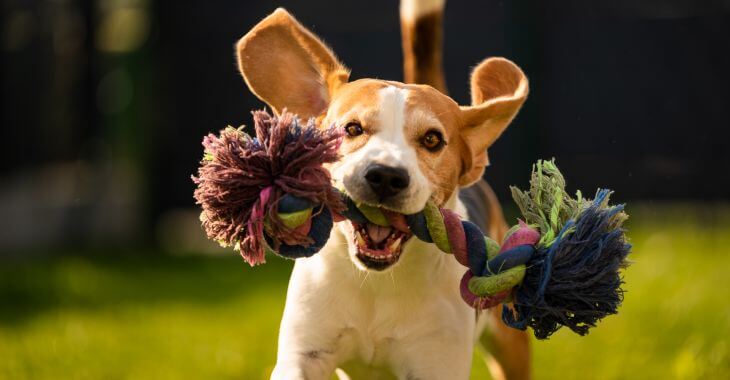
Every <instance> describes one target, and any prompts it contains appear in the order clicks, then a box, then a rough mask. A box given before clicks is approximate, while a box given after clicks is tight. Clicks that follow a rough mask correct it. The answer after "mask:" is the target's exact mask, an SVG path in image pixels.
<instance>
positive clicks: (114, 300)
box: [0, 0, 730, 380]
mask: <svg viewBox="0 0 730 380" xmlns="http://www.w3.org/2000/svg"><path fill="white" fill-rule="evenodd" d="M279 6H284V7H286V8H287V9H288V10H289V11H291V12H292V13H293V14H294V15H295V16H296V17H297V18H298V19H299V20H300V21H301V22H302V23H303V25H305V26H307V27H309V28H311V29H312V30H313V31H314V32H315V33H316V34H317V35H319V36H321V37H322V38H323V39H324V41H326V42H327V43H328V44H329V45H330V46H331V47H332V48H333V50H334V51H335V52H336V53H337V55H338V56H339V57H340V59H341V60H342V61H343V62H344V63H345V64H346V65H347V66H348V67H350V68H351V69H352V76H351V78H352V79H359V78H363V77H375V78H384V79H393V80H400V79H401V78H402V60H401V40H400V26H399V18H398V10H397V8H398V7H397V1H393V0H368V1H339V2H335V1H328V0H308V1H296V0H277V1H272V0H247V1H237V0H221V1H215V2H212V1H210V2H201V1H192V0H179V1H167V2H164V1H161V0H0V215H2V217H1V218H0V380H4V379H12V380H14V379H158V378H161V379H165V378H170V379H198V378H239V379H241V378H243V379H260V378H265V377H267V376H268V374H269V373H270V371H271V369H272V366H273V364H274V360H275V359H274V358H275V350H276V335H277V328H278V323H279V319H280V316H281V312H282V307H283V305H284V297H285V289H286V285H287V278H288V275H289V272H290V270H291V265H292V263H291V262H287V261H283V260H280V259H276V258H272V259H270V260H269V264H267V265H264V266H261V267H258V268H254V269H252V268H248V267H247V265H246V264H244V263H243V261H242V260H241V259H240V258H238V257H236V255H235V254H234V253H232V252H231V251H228V250H222V249H220V248H218V247H216V246H215V244H212V243H210V242H208V241H207V240H206V239H205V237H204V233H203V231H202V230H201V228H200V225H199V220H198V210H197V208H196V206H195V204H194V201H193V198H192V192H193V188H194V185H193V183H192V181H191V180H190V175H191V174H193V173H195V170H196V168H197V165H198V160H199V159H200V157H201V154H202V148H201V146H200V141H201V137H202V136H203V135H204V134H206V133H208V132H211V131H216V130H219V129H221V128H223V127H225V126H226V125H229V124H230V125H234V126H238V125H241V124H247V123H250V111H251V110H252V109H257V108H261V107H262V106H263V105H262V104H261V102H259V101H258V100H257V99H256V98H255V97H254V96H253V95H252V94H250V93H249V92H248V90H247V89H246V88H245V85H244V83H243V81H242V80H241V78H240V75H239V73H238V70H237V68H236V62H235V61H234V54H233V45H234V43H235V41H237V40H238V38H240V37H241V36H242V35H243V34H244V33H245V32H246V31H248V30H249V29H250V28H251V27H252V26H253V25H254V24H255V23H256V22H258V21H259V20H260V19H261V18H263V17H264V16H265V15H267V14H269V13H270V12H272V11H273V10H274V9H275V8H276V7H279ZM443 23H444V30H445V32H444V71H445V75H446V79H447V85H448V88H449V93H450V95H451V96H452V97H453V98H454V99H455V100H456V101H457V102H459V103H460V104H467V103H468V101H469V88H468V76H469V72H470V70H471V68H472V67H473V66H474V65H475V64H476V63H477V62H479V61H481V60H482V59H484V58H485V57H489V56H504V57H507V58H509V59H511V60H513V61H514V62H516V63H517V64H518V65H519V66H520V67H522V68H523V70H524V71H525V73H526V74H527V76H528V77H529V79H530V87H531V89H530V97H529V98H528V100H527V102H526V103H525V105H524V106H523V108H522V110H521V111H520V114H519V115H518V117H517V118H516V119H515V120H514V121H513V122H512V125H511V127H510V128H509V129H508V130H507V131H506V132H505V133H504V135H503V136H502V137H501V138H500V139H499V141H497V142H496V144H494V146H493V147H490V151H489V155H490V161H491V163H492V166H490V167H489V168H488V170H487V173H486V177H487V179H488V181H489V182H490V184H491V185H492V186H493V188H494V189H495V191H496V192H497V194H498V195H499V196H500V199H501V200H502V202H503V203H504V204H505V205H508V204H509V203H510V202H509V196H508V193H509V191H508V186H509V185H512V184H517V185H519V186H521V187H523V188H524V187H525V186H526V185H527V181H528V177H529V172H530V167H531V165H532V163H533V162H535V160H537V159H539V158H550V157H555V158H556V159H557V163H558V165H559V166H560V168H561V170H562V171H563V173H564V174H565V177H566V178H567V179H568V188H569V189H570V190H571V191H573V190H575V189H582V190H583V191H584V193H589V192H591V191H592V190H593V189H595V188H596V187H599V186H605V187H610V188H612V189H614V190H616V193H615V195H614V196H613V197H612V199H614V200H615V201H616V202H621V203H624V202H625V203H627V210H628V212H629V213H630V214H631V220H630V223H629V229H630V231H629V236H630V238H631V239H632V242H633V243H634V246H635V248H634V254H633V255H632V259H633V260H634V261H635V264H634V265H633V266H632V267H631V268H630V269H629V270H628V271H627V272H626V288H627V290H628V292H627V293H626V300H625V304H624V305H623V306H622V308H621V312H620V314H619V315H618V316H612V317H609V318H607V319H606V320H605V321H604V322H603V323H602V324H601V325H600V327H599V328H597V329H596V330H595V331H593V332H591V334H590V335H589V336H587V337H584V338H580V337H577V336H574V335H573V334H571V333H568V332H564V331H563V332H559V333H558V334H556V335H555V336H554V337H553V338H552V339H551V340H549V341H546V342H536V343H535V344H534V352H535V357H534V373H535V377H536V378H537V379H550V378H579V379H585V378H591V379H592V378H597V379H657V378H661V379H665V378H669V379H674V378H676V379H693V378H697V379H728V378H730V364H729V363H730V347H728V345H729V344H730V343H729V339H728V337H730V331H729V330H730V309H729V306H728V304H729V303H730V302H729V301H730V275H728V274H727V273H725V272H726V271H727V270H728V269H727V268H730V249H728V247H730V175H728V174H727V173H728V168H730V154H729V153H728V152H730V128H728V118H727V111H728V110H729V109H730V70H728V69H727V68H728V67H730V49H728V46H730V2H728V1H727V0H717V1H715V0H709V1H696V0H646V1H634V0H615V1H598V0H584V1H574V0H551V1H539V0H514V1H512V0H510V1H501V0H459V1H456V0H454V1H448V2H447V5H446V13H445V15H444V19H443ZM272 85H281V84H279V83H274V84H272ZM512 215H514V213H512ZM512 220H514V219H512ZM473 377H474V378H487V377H488V375H487V373H486V367H485V365H484V364H483V363H482V362H481V361H480V360H475V362H474V371H473Z"/></svg>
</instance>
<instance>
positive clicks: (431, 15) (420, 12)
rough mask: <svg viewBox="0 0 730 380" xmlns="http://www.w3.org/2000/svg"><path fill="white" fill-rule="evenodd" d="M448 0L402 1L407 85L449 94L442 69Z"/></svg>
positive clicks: (404, 69) (404, 70)
mask: <svg viewBox="0 0 730 380" xmlns="http://www.w3.org/2000/svg"><path fill="white" fill-rule="evenodd" d="M445 3H446V0H401V2H400V25H401V37H402V38H403V72H404V82H406V83H418V84H427V85H430V86H432V87H434V88H436V89H437V90H439V91H441V92H443V93H444V94H446V80H445V79H444V70H443V67H442V63H441V62H442V55H443V54H442V44H443V42H442V40H443V15H444V5H445Z"/></svg>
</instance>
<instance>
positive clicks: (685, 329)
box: [0, 204, 730, 379]
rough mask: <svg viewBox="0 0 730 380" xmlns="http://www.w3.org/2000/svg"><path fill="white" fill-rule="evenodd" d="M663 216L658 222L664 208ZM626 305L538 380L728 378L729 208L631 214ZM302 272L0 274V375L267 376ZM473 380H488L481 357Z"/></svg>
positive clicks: (213, 262)
mask: <svg viewBox="0 0 730 380" xmlns="http://www.w3.org/2000/svg"><path fill="white" fill-rule="evenodd" d="M658 210H659V211H658ZM629 212H630V213H631V215H632V217H631V221H630V223H629V229H630V236H631V240H632V243H633V244H634V252H635V253H634V255H633V258H632V259H633V261H634V264H633V265H632V266H631V267H630V268H629V269H628V270H627V271H626V275H625V280H626V290H627V293H626V299H625V302H624V304H623V306H622V307H621V309H620V313H619V314H618V315H616V316H611V317H608V318H607V319H606V320H604V321H603V322H602V323H601V324H600V325H599V328H596V329H594V330H592V332H591V333H590V334H589V335H588V336H586V337H578V336H577V335H575V334H573V333H571V332H569V331H559V332H558V333H557V334H555V335H554V336H553V337H552V338H551V339H550V340H548V341H537V342H534V344H533V348H534V356H535V358H534V374H535V377H536V378H538V379H586V378H591V379H723V378H727V375H728V374H729V373H730V345H729V344H730V342H729V341H728V337H730V302H728V301H729V300H730V290H729V289H730V276H729V275H728V273H727V268H729V267H730V252H729V251H728V247H730V208H729V207H727V206H722V205H717V206H713V207H702V208H698V207H696V206H693V205H680V206H677V205H674V206H666V205H644V204H641V205H634V206H631V207H629ZM291 266H292V262H290V261H284V260H281V259H277V258H270V260H269V263H267V264H266V265H263V266H260V267H256V268H249V267H248V265H246V264H245V263H244V262H243V261H242V260H241V259H240V258H239V257H236V255H234V254H233V253H232V252H226V253H224V254H220V255H216V256H185V257H180V256H168V255H158V254H154V255H149V254H148V253H145V252H134V253H132V252H88V253H86V254H82V253H74V252H68V253H67V254H64V255H62V256H57V257H53V258H51V259H48V258H26V259H23V260H18V261H15V262H12V263H6V264H5V265H3V267H2V269H0V304H2V305H3V307H2V309H1V311H0V358H2V360H0V378H7V379H59V378H64V379H65V378H69V379H183V378H185V379H204V378H205V379H213V378H216V379H222V378H231V379H232V378H237V379H263V378H268V375H269V374H270V371H271V370H272V366H273V364H274V362H275V357H276V337H277V329H278V322H279V318H280V316H281V313H282V310H283V306H284V297H285V292H286V284H287V277H288V274H289V271H290V269H291ZM472 378H473V379H486V378H489V374H488V372H487V369H486V366H485V365H484V363H483V362H482V361H481V359H479V357H477V356H476V355H475V358H474V365H473V374H472Z"/></svg>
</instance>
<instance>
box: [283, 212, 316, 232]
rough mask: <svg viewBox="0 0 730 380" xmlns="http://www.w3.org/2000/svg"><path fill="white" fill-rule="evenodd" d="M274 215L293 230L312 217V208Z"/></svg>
mask: <svg viewBox="0 0 730 380" xmlns="http://www.w3.org/2000/svg"><path fill="white" fill-rule="evenodd" d="M276 216H277V217H278V218H279V220H281V223H282V224H283V225H285V226H286V228H288V229H290V230H293V229H295V228H297V227H299V226H301V225H302V224H304V223H306V222H307V220H309V218H311V217H312V209H311V208H307V209H304V210H301V211H295V212H288V213H281V212H280V213H278V214H276Z"/></svg>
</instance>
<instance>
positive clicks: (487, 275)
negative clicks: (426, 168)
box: [265, 192, 540, 309]
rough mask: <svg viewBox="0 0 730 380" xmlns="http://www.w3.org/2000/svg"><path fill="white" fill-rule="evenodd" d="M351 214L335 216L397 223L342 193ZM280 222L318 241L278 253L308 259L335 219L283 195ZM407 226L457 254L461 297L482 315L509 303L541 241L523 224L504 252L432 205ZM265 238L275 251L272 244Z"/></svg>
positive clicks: (323, 210)
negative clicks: (464, 268) (465, 269)
mask: <svg viewBox="0 0 730 380" xmlns="http://www.w3.org/2000/svg"><path fill="white" fill-rule="evenodd" d="M340 194H341V196H342V200H343V203H344V204H345V206H346V208H345V209H344V210H343V211H342V212H340V213H339V214H337V215H335V216H334V218H335V220H341V219H338V218H340V217H341V218H344V219H350V220H352V221H355V222H357V223H365V222H370V223H373V224H376V225H379V226H384V227H390V226H393V225H394V222H395V221H394V219H396V218H395V217H394V216H393V215H392V213H389V212H387V211H384V210H382V209H380V208H377V207H373V206H369V205H366V204H357V203H356V202H355V201H354V200H352V199H351V198H350V197H348V196H347V194H345V193H344V192H340ZM276 217H277V218H278V219H279V221H280V222H281V224H283V225H285V226H286V227H287V228H289V229H291V230H295V231H297V232H299V233H302V234H305V235H308V236H309V237H310V238H312V240H313V241H314V243H313V244H310V245H308V246H303V245H296V244H295V245H288V244H286V243H281V242H280V243H279V244H278V248H277V250H276V251H277V253H279V254H281V255H283V256H286V257H290V258H298V257H308V256H311V255H313V254H314V253H316V252H317V251H319V250H320V249H321V248H322V246H324V244H325V243H326V239H323V238H322V236H323V232H325V233H326V235H328V233H329V230H330V229H331V228H332V224H333V219H332V218H333V216H332V215H331V213H330V212H329V211H328V210H327V209H326V207H321V206H317V205H312V204H311V202H308V201H306V200H302V199H300V198H297V197H295V196H293V195H291V194H287V195H284V196H283V197H282V198H281V199H280V201H279V205H278V208H277V215H276ZM404 219H405V224H406V226H407V228H408V229H409V230H410V232H412V233H413V235H414V236H416V237H417V238H418V239H420V240H422V241H424V242H427V243H434V244H435V245H436V247H438V248H439V249H440V250H441V251H443V252H445V253H447V254H453V255H454V258H455V259H456V260H457V261H458V262H459V263H460V264H461V265H463V266H465V267H467V268H468V269H467V271H466V272H465V273H464V276H463V277H462V280H461V296H462V298H463V299H464V301H465V302H466V303H467V304H469V305H470V306H472V307H474V308H477V309H485V308H489V307H493V306H495V305H497V304H499V303H501V302H504V301H506V300H508V297H509V295H510V293H511V290H512V289H513V288H514V287H516V286H517V285H519V284H520V283H521V282H522V279H523V278H524V277H525V271H526V266H525V263H527V262H528V261H529V260H530V258H531V257H532V255H533V253H534V252H535V247H534V246H535V244H537V242H538V240H539V239H540V235H539V233H538V232H537V230H535V229H533V228H531V227H529V226H528V225H526V224H524V223H520V224H519V225H517V226H515V227H514V228H512V229H511V230H510V231H509V232H508V233H507V235H506V236H505V238H504V244H503V245H502V246H501V247H500V246H499V244H497V242H496V241H495V240H493V239H491V238H489V237H487V236H485V235H484V233H482V231H481V230H480V229H479V227H477V226H476V225H475V224H474V223H472V222H469V221H466V220H462V219H461V218H460V217H459V215H457V214H456V213H455V212H453V211H451V210H448V209H444V208H439V207H438V206H436V205H435V204H434V203H432V202H428V203H427V204H426V207H424V208H423V210H422V211H420V212H418V213H416V214H411V215H405V216H404ZM269 232H273V231H267V233H266V234H265V238H266V240H267V243H268V244H269V245H270V246H274V245H273V244H274V241H275V240H278V239H281V238H283V237H278V236H277V238H278V239H273V238H272V237H271V236H269V235H268V233H269Z"/></svg>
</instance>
